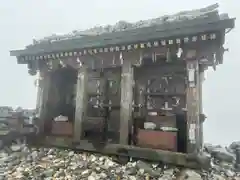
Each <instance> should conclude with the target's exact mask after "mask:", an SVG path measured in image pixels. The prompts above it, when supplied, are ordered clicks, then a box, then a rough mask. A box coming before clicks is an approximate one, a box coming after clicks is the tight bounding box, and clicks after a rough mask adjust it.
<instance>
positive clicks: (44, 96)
mask: <svg viewBox="0 0 240 180" xmlns="http://www.w3.org/2000/svg"><path fill="white" fill-rule="evenodd" d="M50 79H51V77H50V74H49V73H48V72H47V71H41V72H40V84H39V91H40V93H39V96H40V97H39V102H38V103H39V104H38V106H39V107H38V109H39V119H40V127H39V131H40V132H44V125H45V121H47V120H48V119H47V111H48V107H47V104H48V96H49V90H50V83H51V82H50V81H51V80H50Z"/></svg>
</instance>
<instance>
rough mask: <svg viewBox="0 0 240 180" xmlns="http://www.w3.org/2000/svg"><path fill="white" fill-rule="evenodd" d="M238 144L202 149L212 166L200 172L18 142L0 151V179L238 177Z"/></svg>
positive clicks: (194, 179) (216, 179) (218, 179)
mask: <svg viewBox="0 0 240 180" xmlns="http://www.w3.org/2000/svg"><path fill="white" fill-rule="evenodd" d="M238 147H240V143H233V144H232V145H231V146H230V147H228V148H223V147H220V146H213V145H209V144H207V145H206V146H205V150H206V153H208V154H209V156H210V155H211V156H212V158H213V160H212V168H211V169H209V171H203V170H191V169H180V168H179V167H173V166H168V165H164V164H152V163H149V162H144V161H132V162H129V163H128V164H126V165H120V164H118V163H116V162H115V161H113V160H112V159H111V158H110V157H107V156H103V155H97V154H90V153H77V152H74V151H71V150H62V149H54V148H39V149H37V148H30V147H28V146H27V145H26V144H24V143H21V144H19V143H18V144H13V145H11V146H8V147H5V148H4V149H3V150H1V151H0V180H4V179H8V180H11V179H14V180H17V179H21V180H29V179H33V180H38V179H39V180H41V179H46V180H51V179H59V180H77V179H79V180H85V179H86V180H101V179H107V180H111V179H114V180H115V179H119V180H120V179H124V180H141V179H143V180H148V179H156V180H172V179H178V180H181V179H189V180H201V179H206V180H210V179H212V180H224V179H235V180H240V175H239V174H238V173H237V170H236V168H235V167H234V164H235V163H234V161H235V158H236V155H235V153H234V152H235V149H236V148H238Z"/></svg>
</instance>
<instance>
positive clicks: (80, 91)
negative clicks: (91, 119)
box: [74, 66, 88, 142]
mask: <svg viewBox="0 0 240 180" xmlns="http://www.w3.org/2000/svg"><path fill="white" fill-rule="evenodd" d="M87 83H88V73H87V68H86V67H85V66H81V67H80V68H79V71H78V79H77V86H76V110H75V121H74V141H75V142H79V141H80V140H81V137H82V135H83V128H82V124H83V121H84V119H85V116H86V110H87V104H88V96H87Z"/></svg>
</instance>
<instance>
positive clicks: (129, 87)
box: [119, 59, 134, 145]
mask: <svg viewBox="0 0 240 180" xmlns="http://www.w3.org/2000/svg"><path fill="white" fill-rule="evenodd" d="M133 81H134V79H133V68H132V64H131V62H130V60H129V59H124V60H123V65H122V75H121V109H120V140H119V141H120V142H119V143H120V144H123V145H126V144H128V143H129V134H130V133H131V129H132V128H131V127H132V123H131V122H132V101H133Z"/></svg>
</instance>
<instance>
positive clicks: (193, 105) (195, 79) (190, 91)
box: [186, 60, 200, 153]
mask: <svg viewBox="0 0 240 180" xmlns="http://www.w3.org/2000/svg"><path fill="white" fill-rule="evenodd" d="M186 65H187V77H188V81H187V91H186V101H187V129H188V138H187V139H188V142H187V153H198V151H199V149H200V133H199V129H200V121H199V100H200V97H199V84H200V83H199V64H198V61H197V60H187V61H186Z"/></svg>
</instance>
